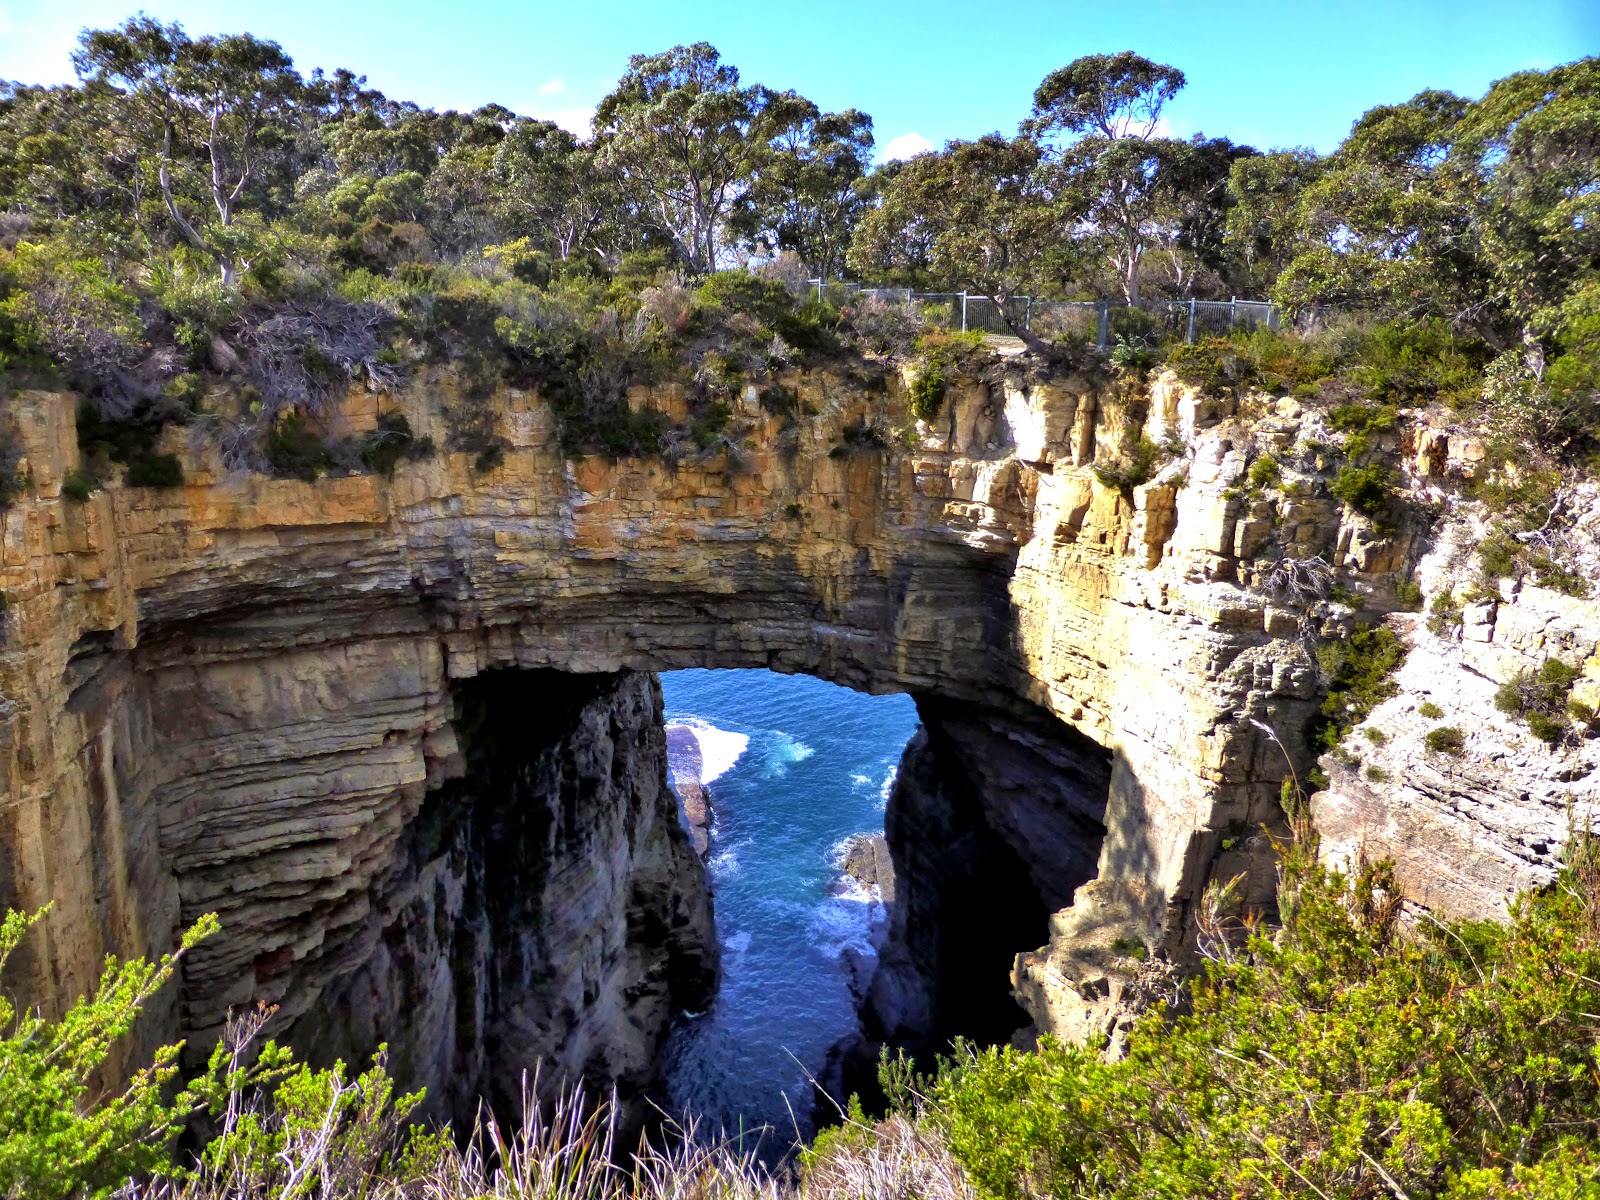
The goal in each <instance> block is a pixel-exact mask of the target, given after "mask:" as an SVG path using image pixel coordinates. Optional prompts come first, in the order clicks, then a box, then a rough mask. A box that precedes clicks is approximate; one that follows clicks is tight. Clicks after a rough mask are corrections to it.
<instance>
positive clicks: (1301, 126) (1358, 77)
mask: <svg viewBox="0 0 1600 1200" xmlns="http://www.w3.org/2000/svg"><path fill="white" fill-rule="evenodd" d="M137 4H138V0H0V78H6V79H17V80H23V81H26V82H58V81H62V80H66V79H69V78H71V67H70V64H69V62H68V55H69V54H70V52H71V49H72V46H73V42H74V39H75V37H76V34H77V31H78V30H79V29H80V28H82V27H84V26H85V25H91V26H103V25H111V24H116V23H117V22H118V21H120V20H121V19H122V18H123V17H125V16H127V15H128V14H129V13H130V12H131V11H133V10H134V8H135V7H136V6H137ZM145 7H146V8H147V9H148V11H149V12H150V13H151V14H152V15H153V16H156V17H158V18H160V19H161V20H179V21H182V22H183V23H184V25H185V26H186V27H187V28H188V29H189V30H190V32H191V33H204V32H236V31H239V30H246V29H247V30H249V31H250V32H252V33H255V34H257V35H258V36H261V37H267V38H272V39H274V40H276V41H278V42H281V43H282V44H283V46H284V47H285V49H287V50H288V51H289V52H290V53H291V54H292V55H293V56H294V58H295V61H296V63H297V64H298V65H299V66H300V67H301V68H303V69H306V70H309V69H310V68H311V67H314V66H323V67H328V68H332V67H335V66H347V67H350V68H351V69H353V70H356V71H358V72H362V73H365V74H366V75H367V76H368V77H369V79H370V81H371V83H372V84H373V86H376V87H379V88H381V89H383V91H385V92H386V93H388V94H389V95H391V96H395V97H397V98H402V99H411V100H416V101H418V102H419V103H423V104H427V105H432V106H434V107H453V108H473V107H476V106H477V105H479V104H483V103H486V102H488V101H491V100H492V101H497V102H499V103H501V104H504V105H506V106H507V107H508V108H512V109H515V110H517V111H519V112H526V113H533V114H537V115H541V116H549V117H552V118H554V119H557V120H560V121H561V122H562V123H563V124H568V125H572V126H575V127H576V126H581V125H582V124H583V122H584V121H585V119H586V117H587V115H588V113H589V111H590V110H592V108H593V106H594V104H595V102H596V101H597V100H599V99H600V97H601V96H603V95H604V94H605V93H606V91H607V90H609V88H610V85H611V84H612V82H613V81H614V80H615V79H616V77H617V75H618V74H619V73H620V72H621V71H622V69H623V68H624V66H625V65H626V63H627V59H628V55H629V54H631V53H638V52H651V51H655V50H659V49H664V48H666V47H668V46H671V45H673V44H674V43H676V42H690V41H698V40H706V41H710V42H712V43H713V44H714V45H716V46H717V47H718V49H720V50H721V51H722V54H723V57H724V59H725V60H727V61H729V62H732V63H733V64H734V65H736V66H737V67H739V69H740V70H741V72H742V73H743V75H744V77H745V79H746V81H760V82H763V83H767V84H770V85H772V86H774V87H792V88H795V89H797V90H798V91H800V92H802V93H804V94H805V95H807V96H810V97H811V98H812V99H813V100H815V101H817V103H819V104H821V105H823V106H824V107H827V108H844V107H848V106H851V105H854V106H855V107H857V108H861V109H865V110H866V111H867V112H870V113H871V114H872V115H873V117H874V118H875V120H876V128H877V135H878V144H879V147H880V153H881V152H882V151H883V150H884V149H885V148H892V150H893V151H895V152H900V151H906V150H912V149H916V148H918V147H920V146H923V145H927V144H942V143H943V142H944V141H945V140H947V139H949V138H953V137H974V136H977V135H979V134H983V133H987V132H989V131H990V130H994V129H1000V130H1004V131H1006V132H1008V133H1009V132H1012V131H1013V130H1014V129H1015V126H1016V123H1017V121H1018V120H1019V119H1020V118H1021V117H1023V116H1025V115H1026V113H1027V110H1028V105H1029V100H1030V97H1031V95H1032V92H1033V89H1034V88H1035V87H1036V86H1037V85H1038V83H1039V80H1040V79H1042V78H1043V77H1044V75H1045V74H1046V73H1047V72H1049V71H1050V70H1052V69H1054V68H1055V67H1058V66H1060V65H1062V64H1064V63H1066V62H1069V61H1071V60H1072V59H1073V58H1075V57H1077V56H1078V55H1080V54H1088V53H1094V52H1097V51H1116V50H1122V49H1128V48H1131V49H1135V50H1137V51H1139V52H1140V53H1142V54H1146V55H1148V56H1150V57H1152V58H1155V59H1158V60H1160V61H1164V62H1170V63H1173V64H1174V65H1176V66H1178V67H1181V68H1182V69H1183V70H1184V71H1185V72H1186V73H1187V75H1188V77H1189V86H1188V87H1187V88H1186V89H1185V90H1184V91H1183V92H1182V93H1181V94H1180V95H1179V97H1178V99H1177V100H1176V101H1175V102H1174V104H1173V105H1172V106H1171V108H1170V110H1169V113H1170V127H1171V129H1172V131H1173V132H1174V133H1177V134H1181V135H1187V134H1191V133H1195V132H1197V131H1203V132H1205V133H1206V134H1208V135H1212V136H1215V135H1220V134H1225V135H1227V136H1229V137H1232V138H1234V139H1235V140H1236V141H1241V142H1248V143H1250V144H1253V145H1256V146H1259V147H1262V148H1267V147H1274V146H1292V145H1307V146H1314V147H1316V148H1317V149H1319V150H1328V149H1331V148H1332V147H1333V146H1335V145H1336V144H1337V143H1338V141H1339V139H1340V138H1341V137H1342V136H1343V135H1344V134H1345V133H1346V132H1347V131H1348V130H1349V128H1350V124H1351V122H1352V121H1353V120H1354V119H1355V118H1356V117H1357V116H1359V115H1360V114H1361V113H1362V112H1363V111H1365V110H1366V109H1367V108H1369V107H1371V106H1372V105H1374V104H1381V103H1385V102H1388V101H1396V100H1404V99H1406V98H1408V97H1409V96H1411V95H1413V94H1414V93H1415V92H1417V91H1418V90H1419V89H1421V88H1423V87H1445V88H1451V89H1453V90H1455V91H1458V92H1462V93H1465V94H1468V95H1477V94H1480V93H1481V92H1482V91H1483V90H1484V88H1485V87H1487V86H1488V84H1489V83H1490V82H1491V81H1492V80H1494V79H1497V78H1499V77H1501V76H1503V75H1507V74H1509V73H1511V72H1513V71H1517V70H1522V69H1524V68H1528V67H1547V66H1551V65H1553V64H1555V63H1558V62H1564V61H1568V60H1571V59H1574V58H1578V57H1582V56H1583V55H1585V54H1592V53H1596V52H1600V0H1510V2H1508V0H1494V2H1480V0H1453V2H1435V0H1429V2H1407V0H1388V2H1387V3H1384V2H1371V0H1342V2H1337V3H1335V2H1324V0H1316V2H1308V3H1267V2H1265V0H1187V2H1184V3H1169V2H1167V0H1140V2H1139V3H1137V4H1127V3H1118V2H1117V0H1096V2H1094V3H1089V2H1078V3H1066V2H1061V0H1034V2H1032V3H1025V2H1021V0H987V2H976V3H975V2H973V0H965V2H960V0H921V2H920V3H907V2H903V0H853V2H851V0H800V2H798V3H794V2H781V3H775V2H773V0H681V2H679V3H661V2H658V0H631V2H623V0H579V2H574V0H563V2H562V3H549V2H546V0H521V2H520V3H519V2H515V0H482V2H477V3H467V2H463V0H456V2H455V3H451V2H449V0H387V2H385V3H375V2H371V0H237V2H234V3H228V4H219V3H205V2H203V0H146V4H145Z"/></svg>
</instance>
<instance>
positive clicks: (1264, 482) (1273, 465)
mask: <svg viewBox="0 0 1600 1200" xmlns="http://www.w3.org/2000/svg"><path fill="white" fill-rule="evenodd" d="M1279 477H1280V472H1279V469H1278V460H1277V459H1275V458H1273V457H1272V455H1270V454H1263V455H1262V456H1261V457H1260V458H1258V459H1256V460H1255V462H1253V463H1251V464H1250V473H1249V474H1248V476H1246V478H1247V479H1248V481H1249V484H1250V486H1251V488H1253V489H1254V490H1256V491H1261V490H1262V489H1264V488H1269V487H1271V486H1272V485H1273V484H1275V483H1277V482H1278V479H1279Z"/></svg>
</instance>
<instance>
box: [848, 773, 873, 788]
mask: <svg viewBox="0 0 1600 1200" xmlns="http://www.w3.org/2000/svg"><path fill="white" fill-rule="evenodd" d="M850 782H851V783H853V784H855V785H856V786H857V787H866V786H868V785H869V784H870V783H871V782H872V776H871V775H852V776H850Z"/></svg>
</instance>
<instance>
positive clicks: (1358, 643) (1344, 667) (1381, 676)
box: [1307, 625, 1406, 750]
mask: <svg viewBox="0 0 1600 1200" xmlns="http://www.w3.org/2000/svg"><path fill="white" fill-rule="evenodd" d="M1405 657H1406V648H1405V646H1404V645H1403V644H1402V643H1401V641H1400V639H1399V638H1398V637H1396V636H1395V633H1394V631H1393V630H1392V629H1389V628H1388V627H1387V626H1383V625H1379V626H1377V627H1376V628H1373V629H1365V628H1357V629H1354V630H1352V631H1351V632H1350V634H1349V635H1348V636H1347V637H1342V638H1339V639H1337V640H1335V641H1331V642H1328V643H1327V644H1326V645H1324V646H1322V647H1321V648H1319V649H1318V650H1317V664H1318V665H1319V666H1320V667H1321V668H1322V670H1323V673H1324V675H1325V676H1326V678H1327V680H1328V695H1327V697H1326V699H1324V700H1323V702H1322V706H1321V708H1320V709H1319V710H1318V712H1317V714H1316V716H1314V717H1313V718H1312V719H1311V723H1310V725H1309V727H1308V728H1307V742H1308V744H1309V745H1310V746H1311V747H1312V748H1313V749H1317V750H1332V749H1333V748H1334V747H1336V746H1338V745H1339V743H1340V742H1342V741H1344V739H1345V735H1346V734H1348V733H1349V732H1350V730H1351V729H1353V728H1354V727H1355V726H1356V725H1357V724H1359V723H1360V722H1361V720H1362V719H1363V718H1364V717H1366V715H1367V714H1368V713H1370V712H1371V711H1372V710H1373V709H1374V708H1376V707H1377V706H1378V705H1379V704H1381V703H1382V702H1383V701H1385V700H1387V699H1388V698H1389V697H1390V696H1393V695H1394V694H1395V692H1396V691H1397V690H1398V688H1397V687H1396V684H1395V682H1394V680H1393V679H1392V678H1390V676H1392V675H1393V674H1394V672H1395V671H1396V670H1397V669H1398V668H1399V666H1400V664H1401V663H1403V662H1404V661H1405Z"/></svg>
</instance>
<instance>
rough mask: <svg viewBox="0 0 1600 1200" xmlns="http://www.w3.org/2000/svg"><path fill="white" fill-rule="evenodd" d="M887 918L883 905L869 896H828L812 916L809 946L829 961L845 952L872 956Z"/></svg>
mask: <svg viewBox="0 0 1600 1200" xmlns="http://www.w3.org/2000/svg"><path fill="white" fill-rule="evenodd" d="M857 886H858V887H859V885H857ZM862 891H863V892H864V891H865V889H862ZM886 916H887V913H886V911H885V909H884V906H883V904H882V903H881V902H879V901H877V900H873V899H872V898H870V897H869V896H866V895H859V896H831V897H829V898H828V899H827V900H824V901H823V902H822V903H821V904H819V905H818V906H817V907H816V909H815V911H814V912H813V913H812V917H811V942H812V944H813V945H814V946H816V947H817V948H818V949H820V950H821V951H822V952H823V953H824V954H827V955H829V956H830V957H832V958H837V957H839V956H840V955H842V954H843V953H844V952H845V951H846V950H854V951H855V952H856V953H857V954H873V955H875V954H877V952H878V936H877V935H879V932H880V930H881V929H882V927H883V925H884V923H885V918H886Z"/></svg>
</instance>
